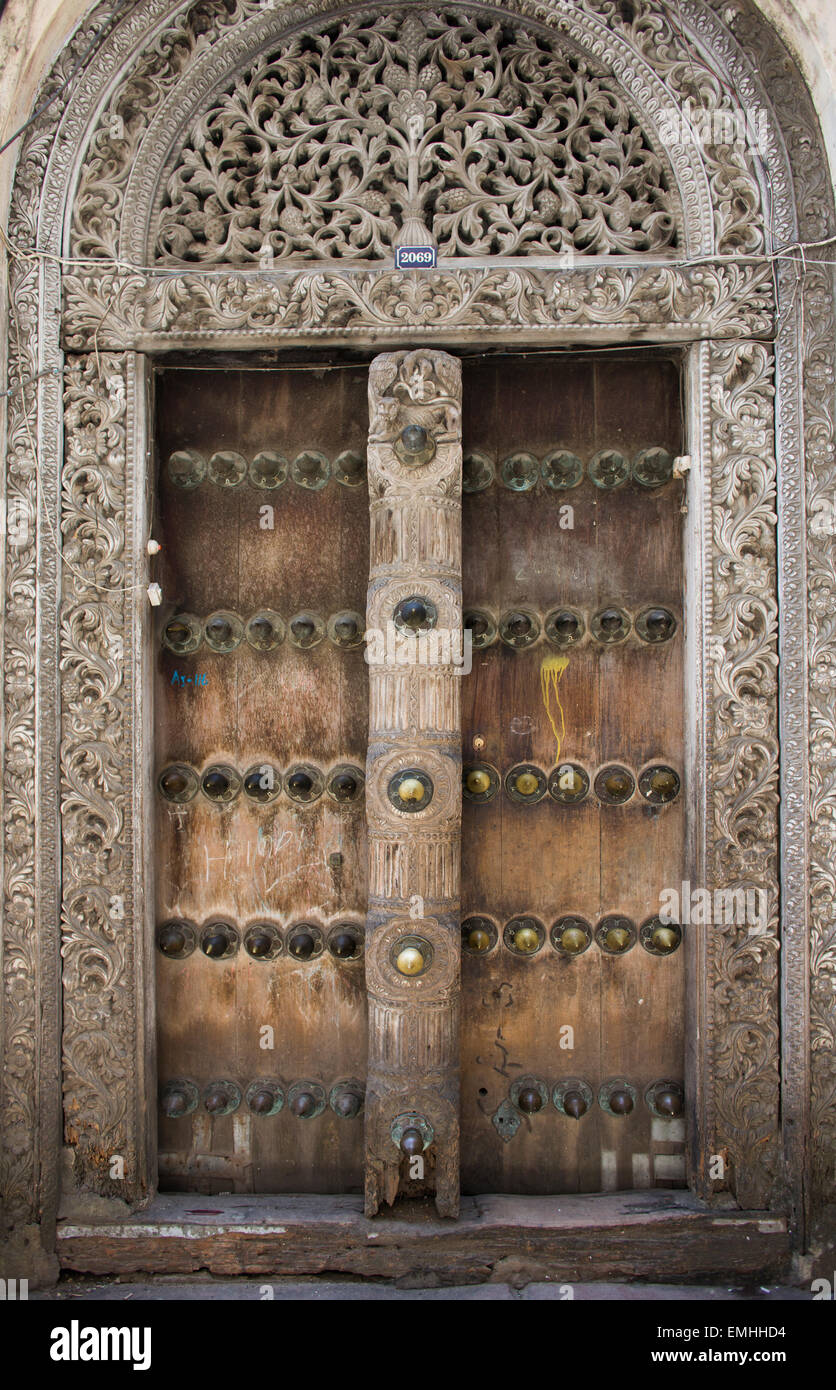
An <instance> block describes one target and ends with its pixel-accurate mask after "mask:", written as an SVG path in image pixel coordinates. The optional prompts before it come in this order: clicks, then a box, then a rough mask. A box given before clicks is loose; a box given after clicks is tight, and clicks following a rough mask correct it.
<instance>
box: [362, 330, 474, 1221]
mask: <svg viewBox="0 0 836 1390" xmlns="http://www.w3.org/2000/svg"><path fill="white" fill-rule="evenodd" d="M369 417H370V427H369V449H368V477H369V497H370V509H371V559H370V576H369V594H368V605H367V613H366V624H367V629H368V632H367V644H368V645H367V659H368V661H369V681H370V690H369V697H370V698H369V750H368V768H367V782H366V791H367V815H368V827H369V917H368V939H367V948H366V984H367V990H368V1002H369V1063H368V1080H367V1093H366V1213H367V1215H370V1216H371V1215H374V1214H375V1213H376V1212H377V1210H378V1208H379V1207H380V1204H381V1202H384V1201H386V1202H388V1203H390V1204H391V1203H392V1202H394V1200H395V1198H396V1196H397V1195H398V1192H399V1191H404V1190H412V1191H417V1190H421V1188H420V1186H419V1185H417V1184H420V1183H421V1180H422V1179H423V1182H424V1185H425V1190H426V1189H427V1188H430V1189H431V1188H434V1190H435V1202H436V1207H437V1209H438V1212H439V1214H440V1215H442V1216H456V1215H458V1210H459V1042H458V1039H459V969H460V903H459V875H460V842H459V830H460V824H461V719H460V698H459V694H460V683H459V681H460V675H461V650H462V645H461V637H462V611H461V593H462V589H461V477H462V455H461V366H460V364H459V362H458V361H457V360H456V359H455V358H453V357H449V356H448V355H447V354H446V353H443V352H428V351H421V350H419V351H415V352H395V353H386V354H384V355H383V356H380V357H376V358H375V359H374V361H373V362H372V365H371V369H370V373H369ZM415 1160H420V1162H415ZM407 1184H411V1186H410V1187H409V1188H407Z"/></svg>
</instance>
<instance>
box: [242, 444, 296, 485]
mask: <svg viewBox="0 0 836 1390" xmlns="http://www.w3.org/2000/svg"><path fill="white" fill-rule="evenodd" d="M288 467H289V465H288V462H287V459H286V458H283V457H282V455H281V454H274V453H273V452H272V450H270V449H262V451H261V453H260V454H256V456H255V458H254V459H253V460H252V462H251V464H250V482H251V483H252V485H253V487H259V488H265V489H272V488H277V487H281V485H282V483H283V482H284V481H285V479H286V477H287V471H288Z"/></svg>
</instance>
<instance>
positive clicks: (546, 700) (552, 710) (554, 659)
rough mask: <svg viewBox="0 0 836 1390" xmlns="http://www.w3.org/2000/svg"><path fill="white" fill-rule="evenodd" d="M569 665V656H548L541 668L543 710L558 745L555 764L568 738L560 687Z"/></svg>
mask: <svg viewBox="0 0 836 1390" xmlns="http://www.w3.org/2000/svg"><path fill="white" fill-rule="evenodd" d="M568 665H569V658H568V656H547V657H546V658H545V660H544V661H543V664H542V666H541V667H540V693H541V695H542V697H543V708H544V709H545V711H546V714H547V715H548V720H549V723H550V724H551V726H552V733H553V734H554V737H555V742H556V743H557V753H556V754H555V762H559V761H560V745H561V743H562V742H563V740H564V738H565V737H566V720H565V719H564V717H563V706H562V705H561V703H560V691H559V689H558V685H559V682H560V677H561V676H562V675H563V672H564V671H565V670H566V667H567V666H568Z"/></svg>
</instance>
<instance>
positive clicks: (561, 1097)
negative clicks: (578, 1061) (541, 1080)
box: [552, 1076, 595, 1120]
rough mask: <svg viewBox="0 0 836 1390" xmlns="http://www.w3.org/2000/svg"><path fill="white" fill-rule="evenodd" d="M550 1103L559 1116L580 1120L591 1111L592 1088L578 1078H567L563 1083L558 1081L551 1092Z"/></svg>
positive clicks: (592, 1102) (592, 1101) (592, 1100)
mask: <svg viewBox="0 0 836 1390" xmlns="http://www.w3.org/2000/svg"><path fill="white" fill-rule="evenodd" d="M552 1101H553V1102H554V1107H555V1110H559V1111H560V1113H561V1115H566V1116H567V1117H568V1118H569V1119H572V1120H580V1119H583V1116H584V1115H586V1114H588V1113H589V1111H590V1110H591V1109H592V1107H593V1105H594V1104H595V1095H594V1092H593V1090H592V1087H591V1086H589V1085H587V1083H586V1082H585V1081H582V1080H581V1078H580V1077H579V1076H567V1077H566V1078H565V1079H564V1080H563V1081H558V1083H557V1085H556V1086H555V1088H554V1090H553V1091H552Z"/></svg>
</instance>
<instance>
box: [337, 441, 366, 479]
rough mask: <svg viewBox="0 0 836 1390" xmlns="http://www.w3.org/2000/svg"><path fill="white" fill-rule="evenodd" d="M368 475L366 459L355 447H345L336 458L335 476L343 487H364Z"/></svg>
mask: <svg viewBox="0 0 836 1390" xmlns="http://www.w3.org/2000/svg"><path fill="white" fill-rule="evenodd" d="M365 476H366V460H365V459H364V458H361V457H360V455H359V454H355V452H354V450H353V449H345V450H344V451H343V453H341V454H337V457H336V458H335V459H334V477H335V478H336V480H337V482H338V483H342V485H343V487H362V485H363V479H364V478H365Z"/></svg>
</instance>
